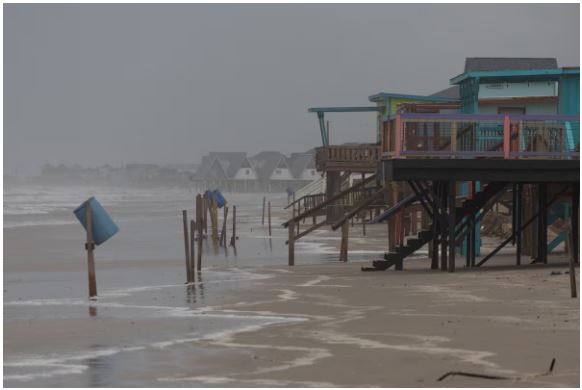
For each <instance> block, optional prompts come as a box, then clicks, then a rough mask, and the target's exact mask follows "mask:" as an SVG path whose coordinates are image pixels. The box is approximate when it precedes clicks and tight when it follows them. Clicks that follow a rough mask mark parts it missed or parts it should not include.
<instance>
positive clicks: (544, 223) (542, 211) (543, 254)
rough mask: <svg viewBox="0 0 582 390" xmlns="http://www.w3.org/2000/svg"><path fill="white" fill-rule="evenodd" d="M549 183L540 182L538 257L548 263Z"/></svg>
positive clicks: (540, 260)
mask: <svg viewBox="0 0 582 390" xmlns="http://www.w3.org/2000/svg"><path fill="white" fill-rule="evenodd" d="M546 197H547V184H546V183H540V184H538V215H539V217H538V229H537V233H538V239H537V241H538V258H537V261H538V262H540V263H543V264H547V263H548V209H547V206H546Z"/></svg>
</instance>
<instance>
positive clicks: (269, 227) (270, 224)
mask: <svg viewBox="0 0 582 390" xmlns="http://www.w3.org/2000/svg"><path fill="white" fill-rule="evenodd" d="M269 237H271V201H269Z"/></svg>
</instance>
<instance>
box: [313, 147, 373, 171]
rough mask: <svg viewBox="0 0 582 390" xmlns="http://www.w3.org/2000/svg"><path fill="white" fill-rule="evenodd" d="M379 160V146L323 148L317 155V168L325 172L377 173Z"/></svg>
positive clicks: (318, 149) (319, 149)
mask: <svg viewBox="0 0 582 390" xmlns="http://www.w3.org/2000/svg"><path fill="white" fill-rule="evenodd" d="M379 160H380V146H379V145H378V144H355V145H337V146H323V147H319V148H317V149H316V154H315V165H316V168H317V170H319V171H323V172H331V171H336V172H338V171H344V172H345V171H351V172H367V173H369V172H375V171H376V167H377V165H378V161H379Z"/></svg>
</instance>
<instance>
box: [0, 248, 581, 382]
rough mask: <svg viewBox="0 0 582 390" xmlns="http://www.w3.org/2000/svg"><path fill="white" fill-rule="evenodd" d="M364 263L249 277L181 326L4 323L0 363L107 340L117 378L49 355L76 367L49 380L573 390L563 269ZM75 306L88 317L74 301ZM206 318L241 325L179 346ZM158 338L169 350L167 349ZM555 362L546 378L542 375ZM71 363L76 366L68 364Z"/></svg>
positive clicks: (575, 364) (176, 321)
mask: <svg viewBox="0 0 582 390" xmlns="http://www.w3.org/2000/svg"><path fill="white" fill-rule="evenodd" d="M502 260H505V259H502ZM506 260H507V262H508V263H509V262H510V260H511V259H509V258H507V259H506ZM361 265H362V263H358V262H353V263H348V264H326V265H303V266H302V265H299V266H296V267H294V268H291V269H288V268H286V267H277V268H270V269H269V270H265V269H264V268H263V269H249V270H248V271H252V272H258V273H262V274H264V275H265V277H266V276H267V274H268V276H269V278H265V279H262V280H257V281H255V282H253V283H252V285H249V286H247V287H245V288H242V289H240V291H238V292H237V293H236V294H225V295H224V296H222V297H221V298H220V299H217V300H215V302H214V304H213V305H209V306H206V307H204V308H202V309H194V310H193V311H190V310H188V311H182V310H181V309H176V310H178V312H182V314H183V316H181V315H177V316H176V314H175V313H174V314H171V313H170V312H169V311H168V313H166V315H165V316H160V317H158V316H153V318H141V319H140V318H139V317H140V316H139V315H137V316H136V317H137V319H131V318H127V319H125V320H119V319H117V320H111V319H108V318H107V317H108V316H107V310H108V309H110V310H111V309H112V308H108V306H107V304H106V303H104V304H103V307H100V306H101V302H99V303H97V304H95V306H96V308H97V315H96V316H95V317H89V316H87V317H86V318H84V319H78V320H76V321H72V320H70V319H67V320H61V321H59V320H58V319H53V320H50V321H48V320H42V321H33V323H29V324H28V325H26V324H25V323H24V322H22V321H16V322H9V323H8V324H6V323H5V333H4V335H5V336H4V337H5V354H8V355H11V354H13V353H14V352H15V351H19V352H23V351H30V352H38V350H37V349H36V348H37V346H38V345H39V344H45V346H46V344H47V340H50V342H49V344H50V343H56V344H59V345H60V346H61V347H62V345H63V344H70V345H71V346H78V345H79V344H83V343H89V344H94V345H99V344H100V343H102V342H103V340H104V339H108V340H109V341H110V342H111V343H112V345H117V348H119V349H120V350H118V351H112V353H111V355H106V353H102V355H104V356H101V357H100V358H101V359H102V360H103V361H108V360H109V363H108V364H110V365H112V366H114V367H115V366H118V367H121V368H125V369H123V370H120V369H117V370H116V369H113V372H114V373H108V372H107V371H106V370H104V369H103V367H102V366H99V365H97V366H96V367H95V366H91V364H88V365H87V364H86V363H87V362H86V361H84V360H83V357H82V356H81V357H80V358H78V359H70V360H68V361H59V360H58V359H57V361H56V362H54V364H57V365H58V364H61V365H63V369H70V370H72V371H74V370H75V369H77V370H79V371H80V372H79V373H77V375H76V374H75V373H71V374H70V375H68V374H67V375H63V376H57V377H53V378H52V379H51V381H49V382H45V383H49V384H57V385H58V383H59V380H63V379H64V378H66V377H68V379H67V382H66V383H67V384H77V385H81V386H83V383H79V382H77V380H76V379H75V377H78V378H84V379H83V380H87V374H88V373H90V372H92V371H93V370H95V373H94V375H96V377H97V378H99V380H98V381H97V382H96V383H98V384H99V385H109V386H112V385H120V384H121V385H124V386H126V385H149V386H172V387H174V386H232V387H239V386H250V387H256V386H358V387H360V386H384V387H390V386H421V387H422V386H436V387H439V386H454V387H459V386H471V387H485V386H496V387H497V386H502V387H513V386H518V387H522V386H567V387H578V385H579V365H580V360H579V352H580V351H579V301H578V300H575V299H571V298H570V297H569V286H568V275H567V274H565V273H563V271H565V270H566V269H567V266H566V264H565V263H559V259H554V265H553V266H523V267H522V269H520V270H514V269H510V268H508V267H510V266H505V267H489V268H488V269H486V268H483V269H482V270H479V271H469V270H462V269H461V270H460V271H459V272H457V273H455V274H450V273H443V272H440V271H430V270H427V269H426V268H427V267H426V265H427V264H426V262H420V261H416V262H415V261H413V262H410V263H409V264H407V266H406V269H405V271H403V272H396V271H388V272H376V273H364V272H361V271H360V270H359V267H360V266H361ZM552 271H560V272H562V274H560V275H551V272H552ZM181 288H182V289H186V288H187V287H186V286H184V287H181ZM78 308H79V310H87V306H86V304H84V303H80V304H79V305H78ZM143 308H145V306H143V307H142V309H143ZM125 309H127V308H125ZM152 310H155V308H153V309H152ZM160 310H167V309H160ZM202 313H205V314H202ZM213 313H214V314H215V315H216V321H217V323H218V322H220V321H221V320H223V319H224V318H222V316H226V315H233V316H235V317H236V316H240V317H241V318H244V321H248V324H246V325H245V326H244V327H243V328H242V329H243V330H242V331H241V328H240V327H239V328H237V330H236V331H235V332H229V331H228V329H225V330H223V331H218V328H217V332H215V333H213V334H210V335H208V334H205V336H203V337H197V336H195V335H194V336H190V337H189V338H188V336H186V337H184V338H183V339H181V340H175V336H176V335H177V334H186V333H187V329H184V328H185V327H188V326H190V327H192V326H194V327H195V326H197V324H199V322H198V323H197V322H196V321H194V320H193V319H195V318H197V317H196V315H199V317H201V316H204V315H212V314H213ZM250 318H260V319H261V321H258V322H256V323H254V322H253V321H252V320H249V319H250ZM264 320H267V322H264ZM269 322H270V323H269ZM238 325H240V323H239V324H238ZM211 326H212V325H211ZM245 328H246V330H245ZM160 335H165V336H166V337H167V338H168V340H173V341H170V342H168V343H167V344H166V345H164V344H163V343H160ZM140 339H141V343H136V340H140ZM154 339H155V340H158V341H157V342H153V341H152V340H154ZM162 339H163V337H162ZM124 343H125V344H127V345H129V346H127V345H126V346H124V345H125V344H124ZM49 349H50V345H49ZM552 358H556V365H555V369H554V371H553V373H551V374H550V375H541V374H543V373H544V372H545V371H547V369H548V367H549V365H550V361H551V359H552ZM93 359H95V357H93ZM111 360H113V363H112V362H111ZM124 360H125V362H123V361H124ZM74 362H77V363H81V364H80V366H79V367H77V368H75V367H74V366H75V363H74ZM83 362H84V363H83ZM129 362H133V363H132V364H130V363H129ZM102 364H104V363H102ZM83 365H85V366H86V367H85V368H83V367H82V366H83ZM448 371H466V372H472V373H481V374H491V375H499V376H506V377H508V378H511V379H508V380H488V379H478V378H466V377H460V376H456V377H449V378H447V379H445V380H444V381H442V382H437V378H439V377H440V376H441V375H443V374H444V373H446V372H448ZM59 378H60V379H59ZM34 383H35V382H32V383H31V382H19V381H15V382H11V381H10V380H8V381H7V384H8V385H33V384H34ZM93 384H95V383H93ZM85 385H91V383H85Z"/></svg>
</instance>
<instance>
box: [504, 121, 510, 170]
mask: <svg viewBox="0 0 582 390" xmlns="http://www.w3.org/2000/svg"><path fill="white" fill-rule="evenodd" d="M510 132H511V128H510V122H509V115H505V117H504V118H503V158H504V159H506V160H508V159H509V149H510V140H511V133H510Z"/></svg>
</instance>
